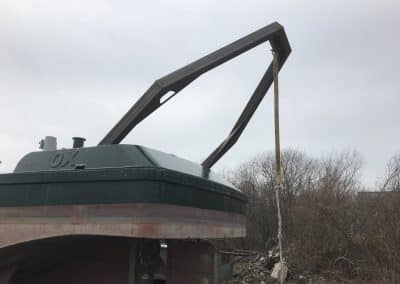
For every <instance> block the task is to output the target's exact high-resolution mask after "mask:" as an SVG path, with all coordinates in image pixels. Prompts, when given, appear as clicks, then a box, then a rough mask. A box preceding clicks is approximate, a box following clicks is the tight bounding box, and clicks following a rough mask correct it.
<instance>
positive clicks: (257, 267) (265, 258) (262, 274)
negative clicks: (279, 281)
mask: <svg viewBox="0 0 400 284" xmlns="http://www.w3.org/2000/svg"><path fill="white" fill-rule="evenodd" d="M277 263H279V255H278V254H276V253H272V251H270V252H268V253H256V254H254V255H252V256H246V257H241V258H239V259H237V260H236V262H235V264H234V267H233V284H239V283H240V284H246V283H248V284H253V283H260V284H261V283H262V284H267V283H276V280H275V279H274V278H272V277H271V273H272V271H273V269H274V266H275V265H276V264H277Z"/></svg>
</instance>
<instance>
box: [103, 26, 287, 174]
mask: <svg viewBox="0 0 400 284" xmlns="http://www.w3.org/2000/svg"><path fill="white" fill-rule="evenodd" d="M266 41H269V42H270V44H271V46H272V48H273V50H274V51H275V52H276V53H277V54H278V55H279V63H280V66H279V69H280V68H281V67H282V66H283V64H284V63H285V61H286V59H287V57H288V56H289V54H290V52H291V48H290V45H289V42H288V39H287V37H286V34H285V31H284V28H283V27H282V26H281V25H280V24H278V23H273V24H271V25H268V26H266V27H264V28H261V29H259V30H258V31H255V32H253V33H251V34H249V35H247V36H245V37H243V38H241V39H239V40H237V41H235V42H233V43H231V44H229V45H227V46H225V47H223V48H221V49H219V50H217V51H215V52H213V53H210V54H208V55H206V56H204V57H202V58H200V59H198V60H197V61H194V62H193V63H191V64H189V65H186V66H185V67H183V68H181V69H178V70H176V71H175V72H172V73H170V74H168V75H166V76H164V77H162V78H160V79H158V80H156V81H155V82H154V83H153V85H152V86H151V87H150V88H149V89H148V90H147V91H146V92H145V93H144V95H143V96H142V97H141V98H140V99H139V100H138V101H137V102H136V103H135V104H134V105H133V107H132V108H131V109H130V110H129V111H128V112H127V113H126V114H125V115H124V117H123V118H122V119H121V120H120V121H119V122H118V123H117V124H116V125H115V126H114V128H112V129H111V131H110V132H109V133H108V134H107V135H106V136H105V137H104V138H103V140H101V142H100V145H103V144H118V143H120V142H121V141H122V139H124V138H125V136H126V135H128V133H129V132H130V131H131V130H132V129H133V128H134V127H135V126H136V125H137V124H138V123H140V122H141V121H142V120H143V119H145V118H146V117H147V116H148V115H150V114H151V113H152V112H153V111H155V110H156V109H158V108H159V107H160V106H161V105H163V104H164V103H166V102H167V101H168V100H169V99H171V98H172V97H173V96H174V95H176V94H177V93H178V92H179V91H180V90H182V89H183V88H185V87H186V86H187V85H189V84H190V83H191V82H193V81H194V80H195V79H196V78H198V77H199V76H200V75H202V74H204V73H206V72H208V71H210V70H211V69H213V68H215V67H217V66H219V65H221V64H223V63H225V62H227V61H229V60H231V59H232V58H234V57H236V56H239V55H240V54H242V53H244V52H246V51H248V50H250V49H252V48H254V47H256V46H258V45H260V44H261V43H264V42H266ZM272 81H273V76H272V64H271V65H269V67H268V69H267V71H266V72H265V74H264V76H263V77H262V79H261V81H260V83H259V84H258V86H257V88H256V89H255V91H254V92H253V95H252V97H251V99H250V100H249V102H248V103H247V105H246V107H245V108H244V110H243V112H242V114H241V115H240V117H239V119H238V120H237V122H236V124H235V125H234V127H233V129H232V131H231V132H230V134H229V135H228V137H227V138H226V139H225V140H224V141H223V142H222V143H221V144H220V145H219V146H218V147H217V148H216V149H215V150H214V152H212V153H211V154H210V155H209V156H208V158H207V159H206V160H205V161H204V162H203V163H202V165H203V166H204V167H206V168H210V167H212V166H213V165H214V164H215V163H216V162H217V161H218V160H219V159H220V158H221V157H222V156H223V155H224V154H225V153H226V152H227V151H228V150H229V149H230V148H231V147H232V146H233V145H234V144H235V142H236V141H237V140H238V139H239V137H240V135H241V133H242V132H243V130H244V129H245V127H246V125H247V123H248V122H249V120H250V119H251V117H252V115H253V113H254V112H255V110H256V109H257V107H258V105H259V104H260V102H261V100H262V99H263V97H264V96H265V93H266V92H267V90H268V89H269V87H270V86H271V84H272ZM170 92H173V93H172V96H170V97H168V98H167V99H166V100H164V101H162V98H163V96H164V95H166V94H169V93H170Z"/></svg>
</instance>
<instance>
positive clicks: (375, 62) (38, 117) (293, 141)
mask: <svg viewBox="0 0 400 284" xmlns="http://www.w3.org/2000/svg"><path fill="white" fill-rule="evenodd" d="M273 21H278V22H280V23H281V24H282V25H283V26H285V29H286V32H287V34H288V38H289V41H290V43H291V45H292V49H293V52H292V54H291V56H290V57H289V59H288V61H287V63H286V65H285V66H284V68H283V69H282V72H281V77H280V78H281V80H280V82H281V132H282V144H283V145H282V146H283V147H293V148H298V149H301V150H304V151H305V152H307V153H309V154H311V155H315V156H319V155H323V154H326V153H328V152H332V151H340V150H342V149H348V148H356V149H357V150H358V151H359V152H361V154H362V155H363V157H364V161H365V165H364V170H363V174H364V180H365V182H366V183H367V184H370V185H371V184H373V183H374V181H375V178H376V176H380V175H382V174H383V172H384V167H385V163H386V161H387V160H388V159H389V158H390V156H392V155H393V154H395V153H398V152H400V143H399V141H400V132H399V126H398V108H399V104H400V97H399V90H400V80H399V78H398V76H399V72H398V68H399V67H400V54H399V53H398V52H399V50H400V37H399V27H400V1H398V0H385V1H377V0H374V1H369V0H360V1H354V0H353V1H348V0H340V1H323V0H321V1H311V0H310V1H300V0H297V1H295V0H292V1H266V0H263V1H243V0H241V1H234V0H229V1H228V0H226V1H225V0H224V1H221V0H220V1H101V0H96V1H75V0H73V1H71V0H70V1H54V0H49V1H15V0H9V1H7V0H0V62H1V64H0V106H1V111H0V141H1V147H0V160H1V161H2V162H3V163H2V164H1V165H0V172H7V171H12V170H13V168H14V167H15V165H16V163H17V161H18V160H19V159H20V158H21V157H22V156H23V155H24V154H26V153H28V152H31V151H35V150H37V146H38V144H37V143H38V141H39V140H40V139H41V138H43V137H44V136H45V135H54V136H57V137H58V139H59V145H60V146H62V147H70V146H71V144H72V140H71V137H72V136H84V137H86V138H87V140H88V141H87V145H96V144H97V143H98V142H99V141H100V139H101V138H102V137H103V136H104V135H105V134H106V132H107V131H108V130H109V129H110V128H111V127H112V126H113V125H114V124H115V123H116V122H117V121H118V120H119V119H120V117H121V116H122V115H123V114H124V113H125V112H126V111H127V110H128V109H129V108H130V106H131V105H132V104H133V103H134V102H135V101H136V100H137V99H138V98H139V97H140V95H141V94H142V93H143V92H144V91H145V90H146V89H147V87H149V86H150V84H151V83H152V82H153V81H154V80H155V79H157V78H159V77H161V76H163V75H165V74H167V73H169V72H171V71H173V70H175V69H177V68H179V67H181V66H183V65H185V64H187V63H189V62H191V61H193V60H195V59H197V58H198V57H200V56H203V55H205V54H207V53H209V52H211V51H213V50H215V49H217V48H219V47H222V46H223V45H225V44H227V43H230V42H231V41H233V40H236V39H237V38H239V37H241V36H244V35H246V34H247V33H249V32H252V31H254V30H256V29H258V28H260V27H262V26H265V25H267V24H269V23H271V22H273ZM270 60H271V54H270V48H269V47H268V46H266V45H263V46H261V47H258V48H256V49H254V51H251V52H249V53H247V54H245V55H244V56H242V57H240V58H239V59H237V60H234V61H231V62H230V63H228V64H227V65H225V66H223V67H221V68H218V69H215V70H213V71H212V72H210V73H208V74H206V75H204V76H203V77H201V78H199V79H198V80H197V81H195V83H194V84H192V85H190V86H189V87H188V88H187V89H185V90H184V91H183V92H181V93H179V95H178V96H176V97H175V98H174V99H173V100H171V101H170V102H169V103H168V104H166V105H165V106H163V107H162V108H161V109H160V110H159V111H157V112H156V113H154V114H153V115H152V116H150V117H149V118H148V119H146V120H145V121H144V122H143V123H142V124H141V125H140V126H138V127H137V128H136V129H135V130H134V131H132V133H131V134H130V135H129V136H128V137H127V138H126V139H125V140H124V141H123V143H127V144H141V145H146V146H148V147H153V148H156V149H159V150H162V151H166V152H171V153H175V154H176V155H178V156H181V157H185V158H188V159H191V160H194V161H198V162H200V161H201V160H202V159H203V158H205V157H206V156H207V155H208V154H209V153H210V152H211V151H212V150H213V149H214V147H215V146H217V145H218V144H219V143H220V142H221V140H222V139H223V138H225V136H226V135H227V134H228V132H229V130H230V128H231V127H232V126H233V123H234V122H235V120H236V118H237V116H238V115H239V113H240V111H241V109H242V108H243V107H244V105H245V103H246V101H247V100H248V98H249V95H250V94H251V92H252V91H253V89H254V87H255V85H256V83H257V82H258V80H259V79H260V77H261V75H262V73H263V71H264V69H265V67H266V65H267V64H268V63H269V61H270ZM271 99H272V96H271V92H269V94H268V95H267V97H266V99H265V100H264V102H263V103H262V104H261V105H260V108H259V110H258V111H257V113H256V115H255V116H254V117H253V120H252V121H251V122H250V124H249V126H248V128H247V129H246V131H245V132H244V133H243V136H242V137H241V139H240V140H239V142H238V144H236V145H235V146H234V148H233V149H232V150H231V151H230V152H229V153H228V154H227V155H226V156H225V157H224V158H223V159H222V160H221V161H220V162H219V163H218V164H217V165H216V169H222V168H225V167H228V168H230V167H235V166H236V165H238V164H239V163H240V162H242V161H244V160H246V159H249V158H251V157H253V156H254V155H256V154H257V153H259V152H262V151H266V150H272V149H273V128H272V126H273V120H272V118H273V117H272V100H271Z"/></svg>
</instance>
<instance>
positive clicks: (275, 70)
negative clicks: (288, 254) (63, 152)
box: [272, 51, 285, 284]
mask: <svg viewBox="0 0 400 284" xmlns="http://www.w3.org/2000/svg"><path fill="white" fill-rule="evenodd" d="M272 54H273V63H272V65H273V66H272V67H273V68H272V71H273V77H274V122H275V174H276V175H275V199H276V210H277V217H278V245H279V259H280V262H281V272H280V283H281V284H283V283H284V282H285V279H284V278H285V277H284V273H283V270H284V265H285V258H284V255H283V245H282V238H283V234H282V214H281V205H280V198H279V192H280V191H281V190H282V173H281V145H280V133H279V80H278V72H279V58H278V53H277V52H275V51H272Z"/></svg>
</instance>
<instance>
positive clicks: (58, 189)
mask: <svg viewBox="0 0 400 284" xmlns="http://www.w3.org/2000/svg"><path fill="white" fill-rule="evenodd" d="M114 203H115V204H117V203H118V204H120V203H165V204H174V205H182V206H189V207H196V208H202V209H212V210H221V211H227V212H235V213H240V214H244V213H245V204H246V198H245V196H244V195H243V194H242V193H241V192H240V191H239V190H238V189H236V188H235V187H233V186H232V185H230V184H229V183H228V182H226V181H224V180H223V179H222V178H220V177H218V176H217V175H216V174H215V173H213V172H212V171H211V170H210V169H206V168H203V167H202V166H200V165H197V164H195V163H193V162H190V161H187V160H184V159H181V158H178V157H176V156H174V155H170V154H166V153H163V152H160V151H156V150H152V149H149V148H146V147H142V146H137V145H105V146H97V147H88V148H77V149H61V150H57V151H42V152H34V153H30V154H28V155H26V156H25V157H24V158H23V159H22V160H21V161H20V162H19V163H18V165H17V167H16V169H15V172H14V173H12V174H3V175H0V206H51V205H67V204H114Z"/></svg>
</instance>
